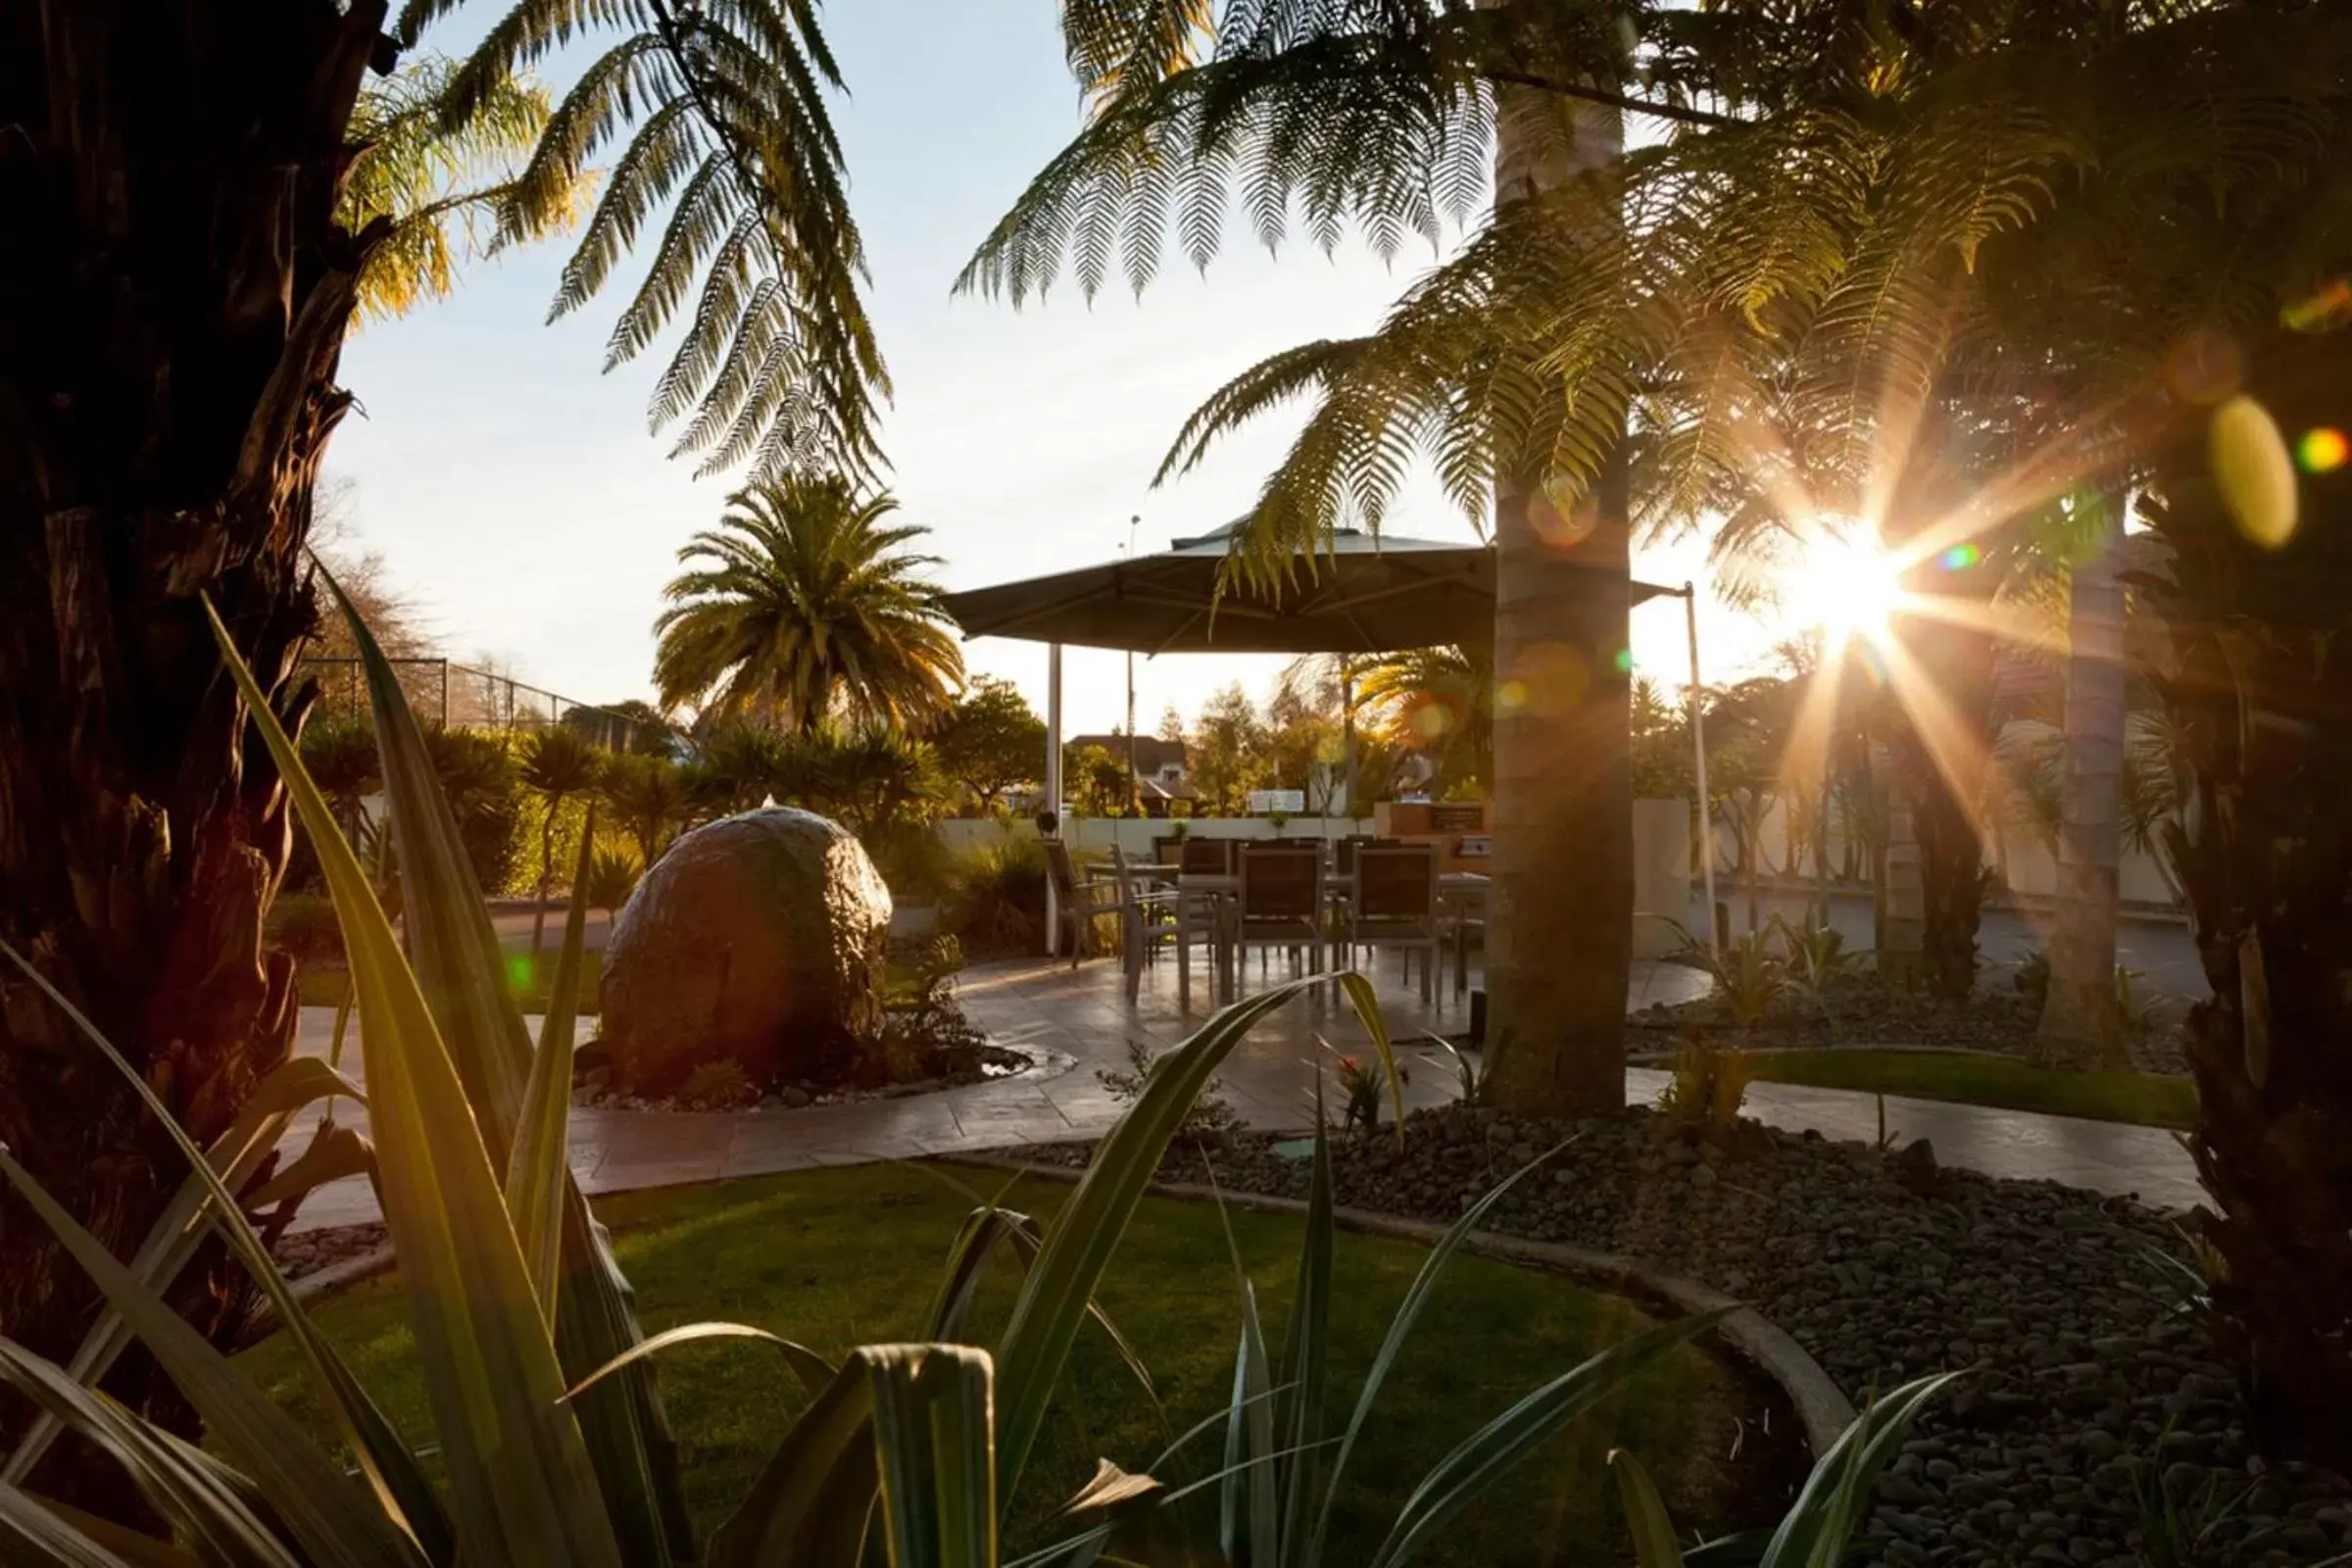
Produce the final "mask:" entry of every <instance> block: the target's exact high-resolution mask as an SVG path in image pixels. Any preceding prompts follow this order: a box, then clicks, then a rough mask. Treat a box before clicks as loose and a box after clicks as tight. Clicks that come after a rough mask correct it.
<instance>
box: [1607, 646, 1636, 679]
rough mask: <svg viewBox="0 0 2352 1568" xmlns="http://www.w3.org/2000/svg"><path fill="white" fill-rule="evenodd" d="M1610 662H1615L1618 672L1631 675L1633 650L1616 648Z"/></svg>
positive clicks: (1632, 670)
mask: <svg viewBox="0 0 2352 1568" xmlns="http://www.w3.org/2000/svg"><path fill="white" fill-rule="evenodd" d="M1611 662H1613V663H1615V664H1616V666H1617V673H1618V674H1620V675H1631V674H1632V673H1633V672H1634V651H1633V650H1632V649H1631V648H1620V649H1618V650H1617V657H1616V659H1615V660H1613V661H1611Z"/></svg>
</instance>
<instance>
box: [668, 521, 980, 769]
mask: <svg viewBox="0 0 2352 1568" xmlns="http://www.w3.org/2000/svg"><path fill="white" fill-rule="evenodd" d="M727 506H728V509H729V510H728V511H727V513H726V515H723V516H722V517H720V518H719V525H718V527H717V528H716V529H712V530H707V531H705V532H702V533H698V534H696V535H695V536H694V537H693V538H692V539H691V540H689V541H688V542H687V543H686V546H685V547H684V548H683V549H681V550H680V551H679V552H678V560H679V562H680V563H681V564H684V565H686V566H688V567H689V568H691V569H689V570H687V571H685V572H682V573H680V574H679V575H678V576H676V577H674V578H672V579H671V580H670V583H669V585H668V586H667V587H666V588H664V589H663V590H662V597H663V598H664V599H665V600H667V601H668V604H669V608H668V609H667V610H664V611H663V612H662V614H661V616H660V618H658V619H657V620H656V621H655V622H654V630H655V633H656V635H657V636H658V637H659V638H660V643H659V646H658V648H657V650H656V653H655V657H654V684H655V685H656V686H657V687H658V688H659V689H660V691H661V695H662V705H663V706H664V707H668V708H675V707H677V706H679V705H681V704H684V703H698V704H701V705H703V706H704V708H705V709H706V711H709V712H711V713H712V714H715V715H717V716H720V717H728V718H733V717H745V716H757V717H761V718H765V719H767V720H769V721H770V722H773V723H776V724H779V725H781V726H783V727H784V728H786V729H793V730H806V729H811V728H813V727H815V726H816V725H817V724H818V723H820V722H821V721H823V720H824V719H826V718H828V717H841V718H845V719H848V720H850V721H851V722H854V723H867V722H873V723H884V724H892V725H901V726H909V725H913V724H916V723H918V722H920V721H923V720H925V719H928V718H930V717H931V716H932V715H934V714H936V713H939V712H941V711H944V710H945V709H946V708H947V707H948V705H949V703H950V702H951V701H953V699H954V695H955V692H956V688H957V687H958V686H960V685H961V684H962V681H963V655H962V653H961V652H960V650H959V649H958V648H957V646H956V638H955V635H954V633H953V632H952V631H951V630H950V629H949V626H948V622H947V618H946V615H945V613H944V612H943V611H942V610H941V609H940V591H939V589H938V588H937V587H936V586H934V585H933V584H931V583H929V582H927V581H925V580H924V579H923V578H922V576H921V573H922V571H923V569H924V568H925V567H927V566H930V565H932V564H935V563H936V560H937V558H936V557H932V556H924V555H917V554H914V553H912V552H910V551H908V550H907V549H905V548H903V547H905V546H907V545H909V544H911V543H913V542H914V541H915V540H916V539H919V538H921V537H922V536H923V534H924V533H925V532H927V530H926V529H924V528H922V527H920V526H919V525H911V524H901V525H896V526H885V525H884V523H883V519H884V518H885V517H887V516H889V515H890V514H892V513H893V512H896V511H897V510H898V503H897V502H896V501H893V500H892V499H891V498H890V497H889V496H887V495H876V496H870V497H864V498H860V497H859V496H858V493H857V492H856V490H854V489H853V488H852V486H851V485H850V483H849V481H848V480H846V479H843V478H840V477H838V476H827V477H823V478H809V477H806V476H803V475H799V474H792V475H787V476H785V477H783V478H781V479H775V480H760V481H757V482H755V483H753V484H752V485H750V486H747V487H746V488H744V489H742V490H738V491H737V492H735V494H733V495H732V496H729V497H728V498H727Z"/></svg>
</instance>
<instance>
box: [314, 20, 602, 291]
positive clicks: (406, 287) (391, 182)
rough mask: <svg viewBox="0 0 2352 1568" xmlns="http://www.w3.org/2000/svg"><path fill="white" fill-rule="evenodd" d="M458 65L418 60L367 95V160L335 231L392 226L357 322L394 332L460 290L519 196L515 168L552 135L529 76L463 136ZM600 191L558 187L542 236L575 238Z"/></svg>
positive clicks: (578, 182)
mask: <svg viewBox="0 0 2352 1568" xmlns="http://www.w3.org/2000/svg"><path fill="white" fill-rule="evenodd" d="M457 72H458V67H457V64H456V62H454V61H452V60H450V59H449V58H448V57H447V56H444V55H431V54H428V55H420V56H418V57H417V59H415V60H412V61H410V62H408V63H407V64H405V65H403V66H402V67H401V68H400V70H399V71H397V72H395V73H393V74H392V75H391V76H389V77H387V78H385V79H384V80H383V81H382V82H381V83H376V84H371V85H369V86H368V87H366V88H365V89H363V90H362V92H361V93H360V101H359V103H358V105H357V107H355V108H354V109H353V111H352V116H351V132H350V133H351V137H352V140H353V141H355V142H357V143H359V144H360V145H362V146H364V147H365V148H367V151H366V152H365V153H364V154H363V155H362V156H361V157H359V158H357V159H355V160H354V161H353V163H352V168H351V175H350V177H349V178H348V179H346V180H345V181H344V184H343V190H342V195H341V198H340V203H339V205H338V207H337V209H336V214H335V217H336V221H338V222H340V223H341V224H342V225H343V226H344V227H345V228H347V229H349V230H350V231H351V232H353V233H355V234H356V233H358V232H360V231H361V230H362V229H365V228H366V227H367V226H368V224H369V223H370V222H373V221H375V220H376V219H377V218H383V219H386V220H388V226H387V227H386V228H384V229H383V230H382V237H381V240H380V241H379V242H378V243H377V244H376V246H375V247H374V248H373V249H372V250H370V251H369V252H368V260H367V263H366V265H364V266H363V267H362V268H361V269H360V277H359V297H358V301H357V311H358V316H359V318H360V319H361V320H363V321H388V320H392V319H397V318H399V317H402V316H406V315H407V314H408V313H409V312H411V311H413V310H415V309H416V308H417V306H418V305H421V304H423V303H424V302H425V301H427V300H434V299H441V298H443V297H445V296H447V295H448V293H449V292H450V291H451V290H452V289H453V288H455V287H456V286H457V280H458V269H459V265H460V263H461V261H462V260H464V259H465V258H466V256H468V255H470V254H479V253H480V252H481V251H483V250H485V249H486V248H487V247H488V245H489V243H490V240H491V237H492V236H493V235H494V234H495V232H496V230H497V221H498V215H499V212H500V210H501V209H502V208H503V207H504V206H505V205H506V204H507V203H509V202H510V201H512V200H513V199H514V198H515V194H516V190H515V174H516V172H517V166H518V165H519V164H520V163H521V162H522V160H524V159H525V158H527V157H529V156H530V153H531V149H532V148H533V147H535V146H536V145H537V144H538V141H539V137H540V134H541V132H542V131H544V130H545V129H546V126H547V117H548V100H547V93H546V91H545V90H544V89H542V88H541V87H540V86H539V85H538V84H537V83H536V82H533V81H531V80H529V79H528V78H527V77H523V76H511V77H507V78H504V79H502V80H499V81H496V82H493V83H491V84H490V85H489V86H488V87H487V88H486V89H485V90H484V91H483V94H482V101H481V104H480V106H479V107H478V108H477V109H476V110H474V111H473V112H472V113H471V114H470V115H468V116H466V118H465V119H463V120H461V121H458V122H457V123H455V124H454V125H452V124H448V123H445V122H444V105H445V101H446V99H447V97H448V95H449V90H450V84H451V82H452V81H453V80H454V79H455V78H456V76H457ZM589 184H590V181H589V180H588V179H587V178H586V177H585V176H584V175H583V176H581V177H576V178H574V179H573V180H572V181H571V183H570V184H569V185H568V186H551V188H550V189H549V191H548V193H547V195H546V197H545V198H544V200H543V202H542V204H541V212H540V226H541V227H543V228H545V229H548V230H554V229H558V228H562V227H566V226H569V223H570V221H571V218H572V215H573V213H574V211H575V209H576V206H577V203H578V200H579V198H580V197H581V196H582V195H583V194H584V193H585V192H586V190H587V189H588V187H589Z"/></svg>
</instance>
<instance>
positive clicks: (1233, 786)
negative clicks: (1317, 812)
mask: <svg viewBox="0 0 2352 1568" xmlns="http://www.w3.org/2000/svg"><path fill="white" fill-rule="evenodd" d="M1185 754H1186V756H1187V758H1188V759H1189V760H1188V762H1187V765H1186V771H1187V773H1188V774H1189V776H1190V777H1191V779H1192V783H1193V789H1194V791H1195V792H1196V797H1197V803H1198V804H1197V805H1196V807H1195V809H1197V810H1199V811H1200V812H1201V813H1203V814H1205V815H1211V816H1239V815H1241V814H1242V813H1243V812H1244V811H1245V810H1247V809H1248V808H1249V804H1250V801H1249V796H1250V791H1251V790H1253V789H1258V788H1260V787H1262V786H1263V785H1264V783H1265V778H1266V755H1265V754H1266V727H1265V723H1264V721H1263V720H1261V719H1260V718H1259V717H1258V712H1257V708H1256V706H1255V705H1254V704H1252V703H1251V702H1250V697H1249V694H1248V693H1246V692H1244V691H1243V690H1242V687H1241V683H1240V682H1239V681H1235V682H1232V683H1230V684H1228V685H1226V686H1225V687H1223V688H1222V689H1220V690H1219V691H1217V692H1216V693H1215V694H1214V695H1213V696H1211V697H1210V698H1209V700H1208V701H1207V702H1206V703H1205V704H1203V705H1202V706H1201V719H1200V722H1199V723H1197V724H1195V725H1194V726H1193V734H1192V738H1191V739H1190V740H1188V741H1186V742H1185Z"/></svg>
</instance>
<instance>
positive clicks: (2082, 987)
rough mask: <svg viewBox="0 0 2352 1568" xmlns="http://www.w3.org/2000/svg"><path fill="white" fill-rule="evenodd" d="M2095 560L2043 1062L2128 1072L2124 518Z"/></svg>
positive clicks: (2070, 739)
mask: <svg viewBox="0 0 2352 1568" xmlns="http://www.w3.org/2000/svg"><path fill="white" fill-rule="evenodd" d="M2108 514H2109V515H2108V519H2107V529H2106V533H2105V537H2104V538H2103V539H2102V540H2101V541H2100V547H2099V550H2098V553H2097V555H2096V556H2095V557H2093V558H2092V559H2090V560H2088V561H2083V562H2081V563H2079V564H2076V566H2075V568H2074V574H2073V580H2072V582H2071V583H2070V584H2069V585H2068V603H2067V661H2066V797H2065V805H2064V808H2063V817H2062V819H2061V822H2060V825H2059V831H2058V913H2057V919H2056V922H2055V924H2054V925H2053V926H2052V927H2051V930H2050V946H2049V955H2050V994H2049V1000H2048V1001H2047V1002H2045V1003H2044V1004H2043V1005H2042V1009H2041V1027H2040V1029H2039V1031H2038V1035H2037V1044H2038V1048H2039V1051H2040V1054H2042V1055H2043V1056H2044V1057H2046V1058H2047V1059H2049V1060H2051V1061H2056V1062H2064V1063H2070V1064H2073V1065H2076V1066H2083V1067H2120V1066H2123V1065H2124V1064H2125V1054H2124V1030H2123V1018H2122V1015H2121V1011H2120V1009H2119V1008H2118V1007H2117V1005H2116V995H2115V916H2116V907H2117V897H2118V895H2117V886H2118V876H2119V870H2120V862H2121V858H2122V854H2123V839H2124V829H2123V816H2124V585H2123V583H2122V581H2121V580H2120V579H2119V578H2118V576H2117V570H2118V568H2117V563H2116V546H2117V545H2118V544H2119V543H2120V542H2121V541H2122V539H2123V536H2124V528H2123V509H2122V507H2121V506H2120V505H2118V506H2114V507H2110V508H2108Z"/></svg>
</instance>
